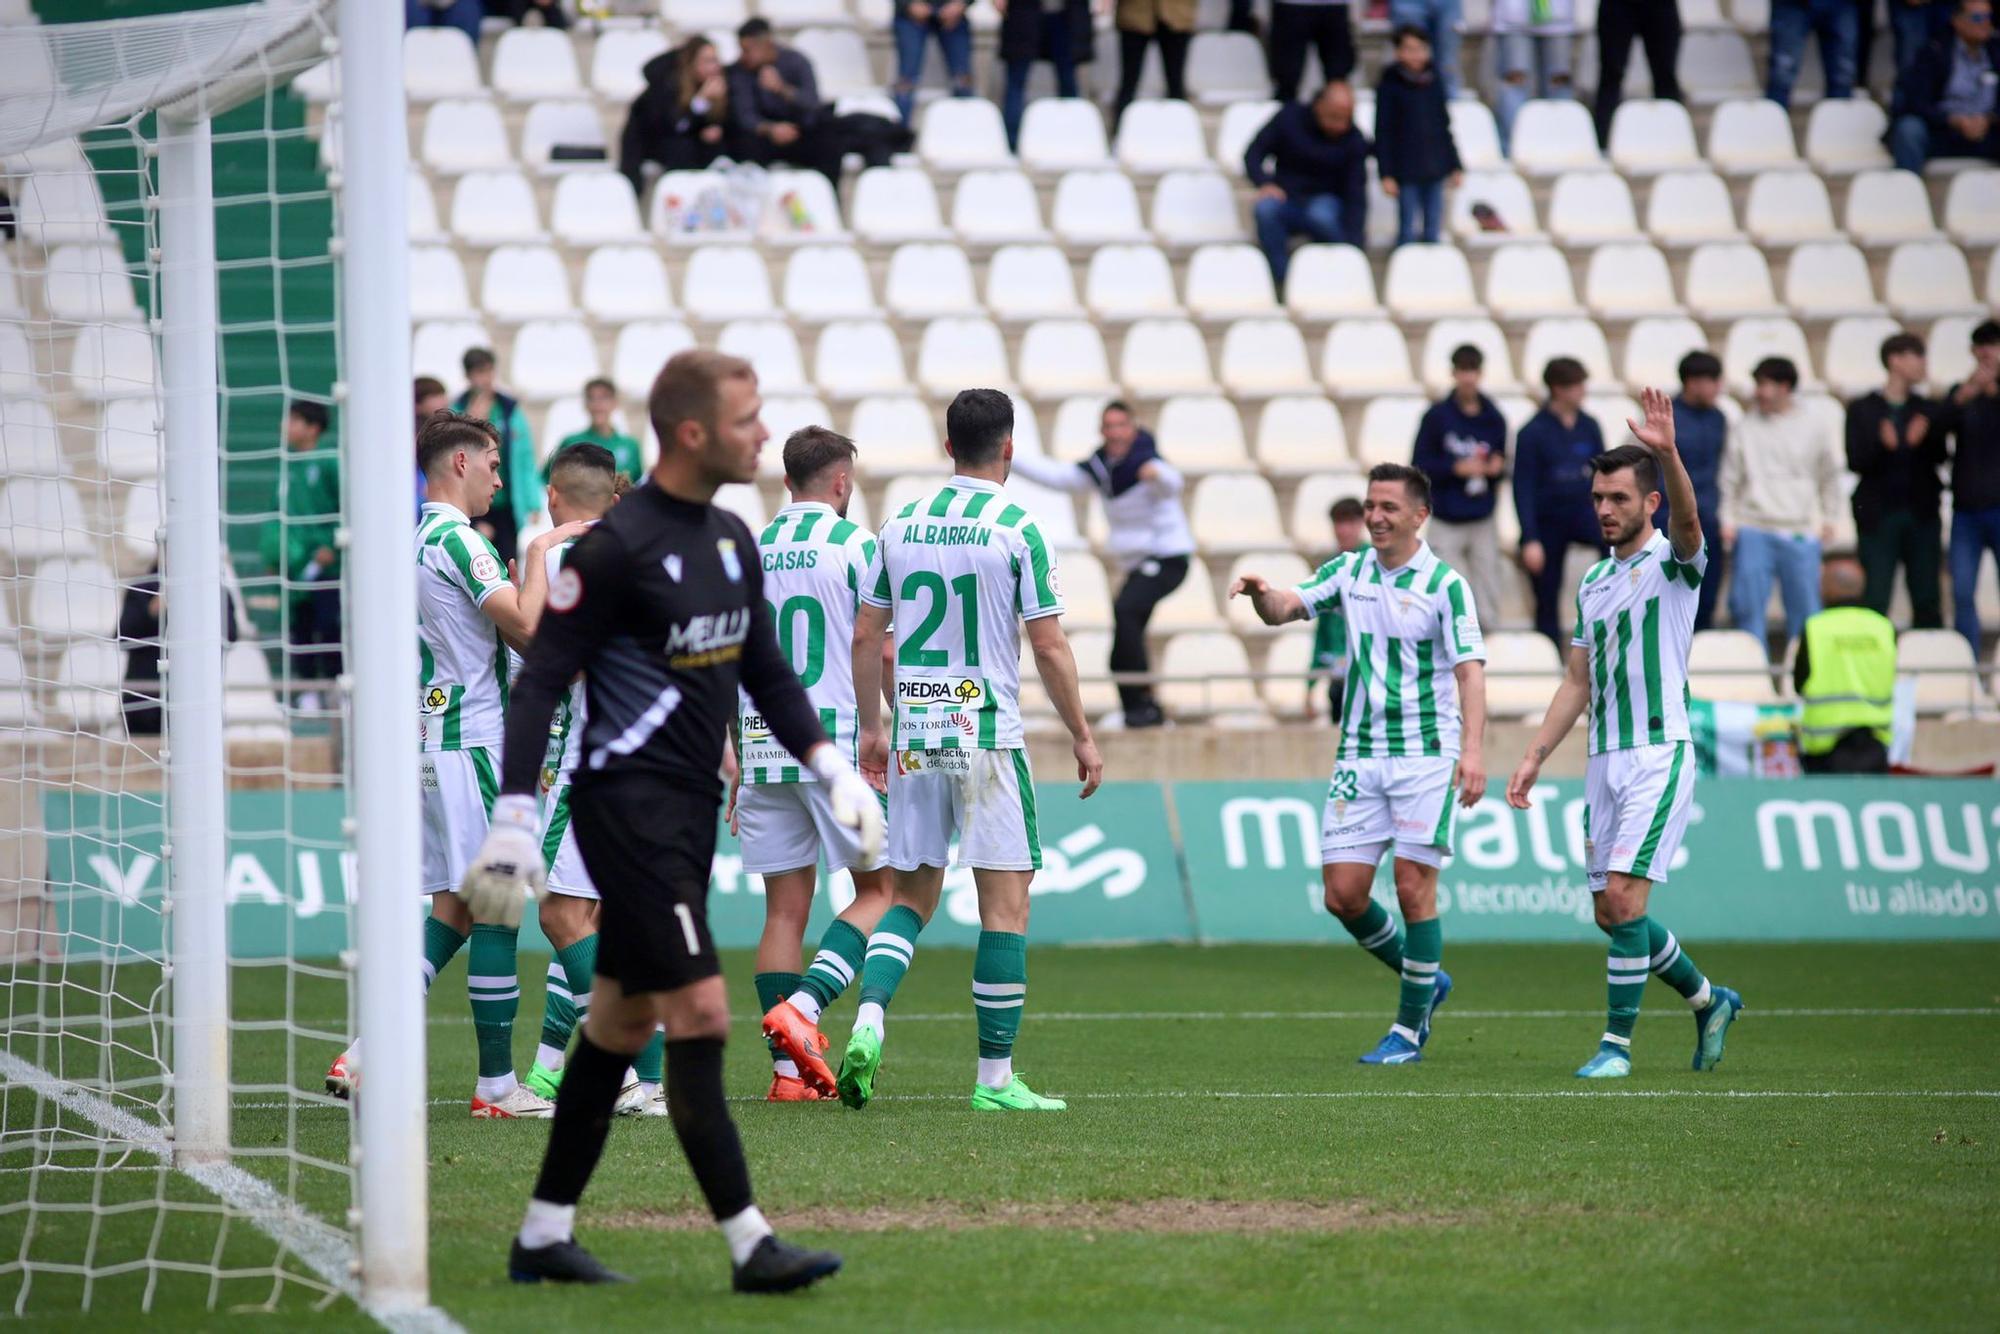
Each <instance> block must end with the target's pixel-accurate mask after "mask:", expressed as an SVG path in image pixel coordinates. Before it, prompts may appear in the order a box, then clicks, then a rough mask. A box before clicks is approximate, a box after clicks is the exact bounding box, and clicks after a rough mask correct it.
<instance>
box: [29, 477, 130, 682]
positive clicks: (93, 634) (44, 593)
mask: <svg viewBox="0 0 2000 1334" xmlns="http://www.w3.org/2000/svg"><path fill="white" fill-rule="evenodd" d="M14 485H15V484H9V486H8V487H7V490H8V491H12V490H13V487H14ZM14 513H15V514H16V515H19V513H20V510H19V509H18V508H16V509H15V510H14ZM17 522H18V520H17ZM78 522H81V519H80V518H79V520H78ZM14 536H15V550H16V551H19V550H20V543H19V536H20V535H19V533H18V532H16V533H15V535H14ZM49 554H51V555H54V554H56V553H54V552H51V553H49ZM23 591H24V594H25V596H24V597H23V599H22V616H21V630H22V631H23V633H24V635H26V636H27V637H28V638H31V639H35V640H39V641H41V642H42V643H44V644H47V645H50V646H54V645H56V644H59V643H61V642H62V641H64V640H68V639H97V638H109V637H110V636H111V635H112V634H113V632H114V631H115V629H116V627H117V624H118V594H119V589H118V577H117V576H116V575H115V574H113V573H112V572H111V570H110V569H109V568H108V567H107V566H105V564H104V563H103V562H102V561H97V560H88V559H83V560H45V561H43V562H42V563H41V564H39V565H37V566H36V567H35V572H34V573H33V574H32V575H30V576H29V577H28V580H27V587H26V589H25V590H23Z"/></svg>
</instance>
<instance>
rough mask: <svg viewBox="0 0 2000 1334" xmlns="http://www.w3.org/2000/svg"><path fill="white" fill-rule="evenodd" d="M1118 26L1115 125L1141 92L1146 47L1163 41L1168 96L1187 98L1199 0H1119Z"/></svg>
mask: <svg viewBox="0 0 2000 1334" xmlns="http://www.w3.org/2000/svg"><path fill="white" fill-rule="evenodd" d="M1113 14H1114V18H1113V22H1114V23H1115V24H1116V25H1117V27H1118V97H1117V100H1116V102H1114V103H1113V105H1112V108H1111V120H1112V124H1113V125H1114V126H1116V124H1117V123H1118V118H1119V117H1121V116H1123V115H1124V114H1125V108H1126V107H1128V106H1130V105H1131V104H1132V99H1133V98H1135V97H1137V96H1138V95H1139V76H1140V75H1141V74H1142V73H1143V72H1144V71H1145V68H1146V47H1147V44H1148V43H1150V42H1152V41H1153V39H1154V38H1158V39H1159V43H1160V69H1161V72H1162V73H1164V74H1165V75H1166V79H1167V96H1168V97H1171V98H1173V99H1175V100H1176V101H1185V100H1186V98H1187V58H1188V46H1189V44H1190V43H1192V42H1193V41H1194V15H1195V0H1118V6H1117V8H1116V10H1114V11H1113Z"/></svg>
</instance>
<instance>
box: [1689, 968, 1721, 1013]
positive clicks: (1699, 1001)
mask: <svg viewBox="0 0 2000 1334" xmlns="http://www.w3.org/2000/svg"><path fill="white" fill-rule="evenodd" d="M1714 999H1715V994H1714V990H1713V988H1711V987H1710V986H1709V985H1708V979H1707V978H1705V977H1704V978H1703V979H1702V980H1701V990H1699V991H1697V992H1695V993H1694V995H1692V996H1689V997H1688V998H1687V1003H1688V1008H1689V1009H1690V1010H1693V1011H1694V1012H1695V1013H1696V1014H1700V1013H1701V1012H1702V1011H1703V1010H1706V1009H1707V1008H1708V1003H1709V1002H1710V1001H1712V1000H1714Z"/></svg>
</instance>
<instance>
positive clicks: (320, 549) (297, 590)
mask: <svg viewBox="0 0 2000 1334" xmlns="http://www.w3.org/2000/svg"><path fill="white" fill-rule="evenodd" d="M327 425H328V418H327V412H326V405H325V404H324V403H314V402H311V401H309V400H306V399H295V400H293V402H292V403H291V405H290V406H289V407H288V408H287V409H286V411H285V453H284V456H283V458H282V459H281V460H280V462H279V468H278V514H279V516H280V517H279V521H278V522H277V523H273V524H267V525H266V526H265V528H264V536H263V544H262V553H261V554H262V556H263V559H264V568H265V569H266V570H268V571H270V572H271V573H273V574H276V575H277V576H278V577H279V578H281V579H282V580H284V583H285V589H284V591H285V600H286V607H287V613H288V614H287V616H286V627H285V638H286V640H287V642H288V643H289V644H290V646H291V648H290V651H289V652H288V654H287V667H286V676H287V677H288V678H290V680H291V681H292V682H293V684H294V689H295V690H296V691H297V692H298V693H297V696H296V703H297V705H298V707H299V708H300V709H301V710H304V711H308V712H312V711H316V710H318V709H319V708H320V707H321V705H322V704H323V703H324V700H323V698H322V696H321V694H320V691H321V689H322V688H323V687H321V686H320V685H319V684H318V683H319V682H322V681H331V680H333V678H334V677H336V676H338V675H340V638H341V635H340V552H339V550H338V549H337V548H336V547H335V546H334V534H335V532H336V530H337V529H338V528H339V527H340V457H339V454H338V452H337V451H336V450H335V449H334V447H333V443H332V442H331V441H330V440H328V439H327V438H326V431H327Z"/></svg>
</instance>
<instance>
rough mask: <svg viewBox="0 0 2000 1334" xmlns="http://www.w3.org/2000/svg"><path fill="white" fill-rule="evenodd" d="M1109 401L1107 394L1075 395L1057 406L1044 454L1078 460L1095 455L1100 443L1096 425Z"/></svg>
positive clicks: (1099, 421) (1109, 397)
mask: <svg viewBox="0 0 2000 1334" xmlns="http://www.w3.org/2000/svg"><path fill="white" fill-rule="evenodd" d="M1112 397H1113V395H1111V394H1110V393H1094V394H1074V395H1072V396H1070V397H1068V398H1065V399H1063V400H1062V402H1060V403H1058V404H1056V418H1055V424H1054V425H1055V429H1054V430H1052V431H1051V432H1050V433H1049V447H1048V449H1046V450H1044V451H1043V452H1044V453H1052V454H1053V455H1054V456H1055V457H1057V458H1065V459H1072V458H1076V459H1080V458H1082V457H1084V456H1085V455H1087V454H1089V453H1091V452H1092V451H1094V450H1095V449H1096V448H1097V447H1098V445H1099V444H1101V443H1103V441H1102V437H1101V436H1100V435H1099V424H1100V423H1101V421H1102V420H1103V416H1104V406H1105V404H1107V403H1109V402H1110V401H1111V399H1112Z"/></svg>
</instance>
